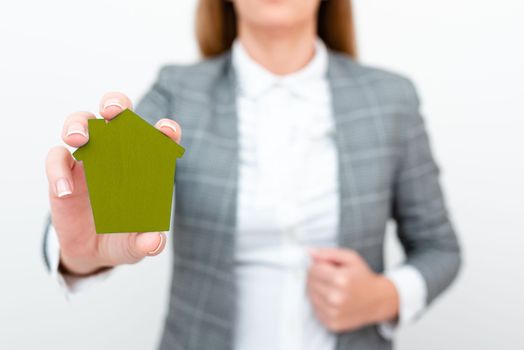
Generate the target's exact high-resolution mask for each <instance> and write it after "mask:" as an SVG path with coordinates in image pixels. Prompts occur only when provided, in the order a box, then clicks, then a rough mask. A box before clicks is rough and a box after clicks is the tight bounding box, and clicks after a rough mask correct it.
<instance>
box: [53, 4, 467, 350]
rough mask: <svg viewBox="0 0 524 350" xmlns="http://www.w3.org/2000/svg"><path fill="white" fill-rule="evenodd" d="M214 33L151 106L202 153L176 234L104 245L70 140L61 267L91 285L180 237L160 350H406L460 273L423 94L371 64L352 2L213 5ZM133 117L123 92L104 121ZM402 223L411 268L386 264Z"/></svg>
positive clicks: (204, 28) (188, 176) (77, 128)
mask: <svg viewBox="0 0 524 350" xmlns="http://www.w3.org/2000/svg"><path fill="white" fill-rule="evenodd" d="M197 34H198V42H199V45H200V49H201V51H202V54H203V56H204V58H205V59H204V60H202V61H201V62H200V63H197V64H195V65H191V66H174V65H173V66H166V67H163V68H162V69H161V70H160V72H159V75H158V78H157V80H156V82H155V83H154V84H153V86H152V88H151V89H150V90H149V92H148V93H147V94H146V95H145V97H144V98H143V99H142V100H141V101H140V102H139V103H138V105H137V106H136V111H137V113H138V114H139V115H141V116H142V117H144V118H146V119H147V120H148V121H150V122H151V123H152V124H154V125H155V126H156V127H157V128H158V129H159V130H160V131H162V132H163V133H164V134H165V135H167V136H168V137H170V138H171V139H173V141H174V142H182V144H183V145H184V147H185V148H186V154H185V155H184V157H183V158H182V159H181V160H179V162H178V165H177V175H176V190H175V192H176V195H175V197H176V199H175V210H174V211H175V214H174V219H173V227H174V229H173V232H172V233H171V234H169V235H166V233H151V232H149V233H128V234H112V235H96V234H95V227H94V225H93V217H92V214H91V207H90V204H89V197H88V193H87V190H86V183H85V179H84V175H83V167H82V164H81V163H78V162H76V161H74V159H73V158H72V157H71V155H70V153H69V152H68V151H67V150H66V149H65V148H63V147H57V148H53V149H51V150H50V151H49V156H48V159H47V174H48V178H49V189H50V191H49V195H50V201H51V212H52V223H51V225H50V226H49V228H48V230H47V238H46V254H47V257H48V264H49V267H50V269H51V270H52V271H53V273H54V274H55V275H56V276H57V278H60V279H62V280H63V281H64V283H65V286H66V288H69V289H75V288H77V287H78V282H79V281H80V280H82V279H89V278H91V279H95V278H97V276H99V275H100V274H103V273H105V271H106V270H109V269H110V268H111V267H114V266H117V265H120V264H130V263H136V262H138V261H139V260H141V259H142V258H144V257H146V256H148V255H150V256H151V255H156V254H159V253H160V252H161V251H162V250H163V249H164V246H165V244H166V241H167V240H170V241H171V242H172V243H173V244H174V251H175V253H174V255H175V257H174V273H173V278H172V285H171V294H170V295H171V298H170V303H169V308H168V310H167V313H166V314H167V317H166V322H165V328H164V332H163V336H162V339H161V341H160V348H161V349H198V350H209V349H216V350H226V349H261V350H262V349H264V350H266V349H301V350H304V349H307V350H335V349H350V350H360V349H374V350H376V349H390V348H391V346H392V343H391V339H392V334H393V332H394V330H395V329H396V327H397V326H398V325H399V324H402V323H405V322H409V321H412V320H414V319H415V318H416V317H418V316H419V315H421V313H422V312H423V311H424V310H425V308H426V307H427V306H428V305H429V304H430V303H431V302H432V301H433V300H434V299H435V298H436V297H437V296H438V295H439V294H441V293H442V291H443V290H444V289H445V288H446V287H448V285H449V284H450V283H451V282H452V280H453V279H454V277H455V275H456V274H457V270H458V268H459V265H460V251H459V246H458V244H457V239H456V236H455V233H454V231H453V228H452V225H451V224H450V221H449V218H448V214H447V212H446V208H445V205H444V201H443V197H442V193H441V189H440V186H439V183H438V169H437V166H436V165H435V162H434V160H433V157H432V154H431V151H430V148H429V145H428V138H427V134H426V131H425V128H424V123H423V120H422V118H421V116H420V114H419V104H418V100H417V96H416V92H415V89H414V87H413V85H412V84H411V83H410V81H409V80H407V79H406V78H404V77H401V76H399V75H396V74H394V73H390V72H386V71H383V70H380V69H376V68H370V67H367V66H365V65H362V64H360V63H358V62H357V60H356V50H355V38H354V32H353V21H352V17H351V7H350V2H349V0H327V1H320V0H273V1H272V0H233V1H223V0H201V1H200V2H199V6H198V13H197ZM170 44H172V45H175V44H176V43H170ZM125 108H133V106H132V104H131V101H130V100H129V99H128V98H127V97H126V96H125V95H124V94H122V93H118V92H112V93H108V94H106V95H105V96H104V97H103V98H102V101H101V105H100V115H101V116H102V117H103V118H105V119H107V120H110V119H112V118H115V117H116V116H117V114H118V113H119V112H120V111H122V110H123V109H125ZM90 118H95V115H94V114H92V113H88V112H77V113H73V114H71V116H69V117H68V118H67V120H66V122H65V124H64V128H63V131H62V136H63V139H64V141H65V143H67V144H68V145H70V146H74V147H79V146H82V145H84V144H85V143H87V142H88V140H89V134H88V130H87V120H88V119H90ZM175 120H176V121H175ZM182 129H183V134H184V136H183V141H181V138H182ZM107 176H112V175H111V174H107ZM390 219H392V220H394V221H395V222H396V227H397V235H398V238H399V240H400V242H401V244H402V246H403V247H404V250H405V253H406V259H405V262H404V263H403V264H401V265H399V266H395V267H391V268H389V269H387V270H385V269H384V256H383V250H384V247H383V244H384V231H385V228H386V225H387V223H388V222H389V220H390Z"/></svg>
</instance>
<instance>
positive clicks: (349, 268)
mask: <svg viewBox="0 0 524 350" xmlns="http://www.w3.org/2000/svg"><path fill="white" fill-rule="evenodd" d="M310 252H311V258H312V262H311V267H310V269H309V272H308V280H307V291H308V296H309V298H310V300H311V302H312V304H313V308H314V310H315V313H316V315H317V317H318V319H319V320H320V321H321V322H322V324H323V325H324V326H325V327H326V328H327V329H329V330H330V331H332V332H342V331H350V330H354V329H357V328H360V327H363V326H365V325H369V324H374V323H379V322H384V321H389V320H394V319H395V318H396V317H397V315H398V309H399V297H398V294H397V290H396V288H395V286H394V284H393V283H392V282H391V281H390V280H389V279H387V278H386V277H385V276H383V275H381V274H377V273H375V272H373V271H372V270H371V269H370V268H369V266H368V265H367V263H366V262H365V261H364V259H362V257H361V256H360V255H359V254H358V253H357V252H355V251H353V250H349V249H337V248H320V249H318V248H317V249H312V250H311V251H310Z"/></svg>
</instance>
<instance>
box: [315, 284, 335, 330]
mask: <svg viewBox="0 0 524 350" xmlns="http://www.w3.org/2000/svg"><path fill="white" fill-rule="evenodd" d="M308 297H309V300H310V301H311V304H312V305H313V310H314V312H315V315H316V316H317V318H318V319H319V320H320V322H322V323H323V324H325V325H326V324H328V322H330V321H331V320H332V319H333V317H335V315H336V310H337V309H336V308H334V307H333V306H331V305H329V304H328V303H327V302H326V301H325V299H324V298H323V297H322V296H321V295H320V294H318V293H315V292H313V291H311V292H309V293H308Z"/></svg>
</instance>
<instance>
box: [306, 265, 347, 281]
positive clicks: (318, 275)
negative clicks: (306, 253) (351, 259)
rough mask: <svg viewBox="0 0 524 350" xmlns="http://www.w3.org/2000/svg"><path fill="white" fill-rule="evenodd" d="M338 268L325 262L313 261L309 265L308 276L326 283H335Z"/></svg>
mask: <svg viewBox="0 0 524 350" xmlns="http://www.w3.org/2000/svg"><path fill="white" fill-rule="evenodd" d="M338 274H339V268H338V267H336V266H334V265H332V264H330V263H326V262H314V263H313V264H311V266H310V267H309V271H308V275H309V276H308V277H309V279H312V280H317V281H320V282H322V283H325V284H328V285H335V284H336V282H335V281H336V279H337V276H338Z"/></svg>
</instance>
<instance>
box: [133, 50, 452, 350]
mask: <svg viewBox="0 0 524 350" xmlns="http://www.w3.org/2000/svg"><path fill="white" fill-rule="evenodd" d="M328 80H329V83H330V88H331V94H332V105H333V107H332V108H333V115H334V118H335V123H336V132H335V135H334V138H335V142H336V147H337V149H338V163H339V172H340V173H339V181H340V204H341V211H340V220H339V234H338V243H339V245H340V246H341V247H347V248H351V249H354V250H356V251H358V252H359V253H360V254H361V255H362V257H363V258H364V259H365V260H366V261H367V263H368V264H369V265H370V267H371V268H372V269H373V270H374V271H376V272H380V271H382V270H383V266H384V258H383V256H384V255H383V250H384V233H385V227H386V223H387V222H388V221H389V220H390V219H393V220H395V222H396V224H397V235H398V238H399V240H400V242H401V244H402V246H403V248H404V251H405V253H406V262H407V263H409V264H411V265H413V266H415V267H416V268H417V269H418V270H419V271H420V272H421V274H422V275H423V277H424V279H425V282H426V285H427V289H428V297H427V298H428V300H427V302H428V303H431V302H432V301H433V300H434V299H435V298H436V297H437V296H438V295H439V294H440V293H441V292H442V291H443V290H444V289H445V288H446V287H448V285H449V284H450V283H451V282H452V280H453V279H454V278H455V276H456V274H457V271H458V269H459V266H460V262H461V257H460V250H459V245H458V243H457V238H456V236H455V233H454V230H453V228H452V225H451V223H450V221H449V218H448V214H447V212H446V208H445V204H444V200H443V196H442V192H441V188H440V185H439V181H438V168H437V166H436V164H435V162H434V160H433V157H432V154H431V150H430V146H429V143H428V137H427V134H426V131H425V127H424V123H423V120H422V118H421V116H420V114H419V102H418V98H417V95H416V92H415V89H414V87H413V85H412V84H411V83H410V82H409V81H408V80H407V79H405V78H403V77H400V76H398V75H395V74H392V73H388V72H385V71H382V70H378V69H374V68H369V67H365V66H363V65H360V64H358V63H356V62H354V61H353V60H351V59H350V58H348V57H347V56H343V55H340V54H337V53H334V52H330V53H329V68H328ZM136 110H137V113H138V114H139V115H141V116H142V117H144V118H146V119H147V120H148V121H149V122H151V123H155V122H156V121H157V120H158V119H160V118H163V117H166V116H170V117H173V118H174V119H176V120H177V121H178V122H179V123H180V125H181V126H182V128H183V134H184V135H183V140H182V144H183V146H184V147H185V148H186V153H185V155H184V157H183V158H182V159H180V160H178V163H177V172H176V188H175V206H174V207H175V209H174V210H175V215H174V222H173V227H174V235H173V239H172V241H173V242H174V250H175V254H174V255H175V256H174V270H173V278H172V283H171V297H170V303H169V308H168V310H167V317H166V321H165V327H164V332H163V336H162V339H161V343H160V349H162V350H167V349H176V350H229V349H231V348H232V339H233V337H234V334H233V331H234V323H235V320H234V315H235V301H236V297H235V293H236V289H235V273H234V265H233V256H234V250H235V223H236V205H237V203H236V198H237V193H236V192H237V181H238V166H237V163H238V147H239V146H238V130H237V115H236V106H235V72H234V70H233V69H232V66H231V58H230V54H229V53H227V54H224V55H222V56H219V57H218V58H215V59H211V60H206V61H203V62H200V63H198V64H196V65H192V66H167V67H164V68H162V69H161V71H160V73H159V76H158V79H157V81H156V82H155V83H154V85H153V86H152V88H151V90H150V91H149V92H148V93H147V94H146V95H145V96H144V98H143V99H142V100H141V102H140V103H139V105H138V106H137V108H136ZM268 142H271V138H268ZM260 302H261V303H271V302H272V301H271V300H260ZM391 347H392V344H391V343H390V342H389V341H387V340H385V339H384V338H382V337H381V336H380V334H379V333H378V332H377V328H376V327H375V326H368V327H364V328H361V329H359V330H357V331H353V332H343V333H340V334H338V337H337V350H342V349H348V350H371V349H373V350H382V349H391ZM242 350H243V349H242Z"/></svg>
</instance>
